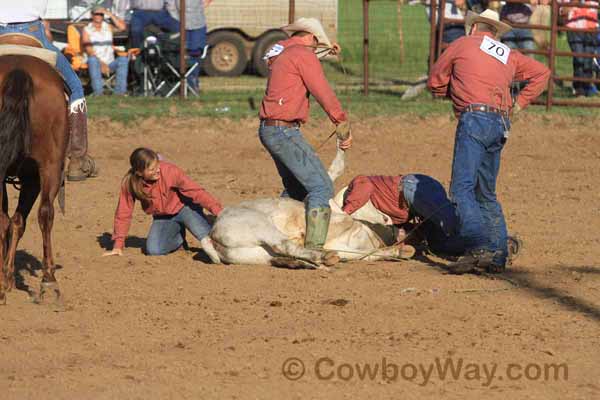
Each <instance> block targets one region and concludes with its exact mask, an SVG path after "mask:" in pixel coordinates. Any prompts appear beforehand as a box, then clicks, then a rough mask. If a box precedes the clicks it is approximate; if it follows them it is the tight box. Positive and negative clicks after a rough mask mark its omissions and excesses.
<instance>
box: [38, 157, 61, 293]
mask: <svg viewBox="0 0 600 400" xmlns="http://www.w3.org/2000/svg"><path fill="white" fill-rule="evenodd" d="M61 172H62V164H61V163H54V164H52V163H50V165H48V164H46V165H40V186H41V200H40V207H39V210H38V223H39V225H40V229H41V231H42V241H43V246H44V260H43V262H42V269H43V277H42V283H41V287H40V299H41V300H44V295H45V293H46V292H48V291H51V292H53V293H54V295H55V298H54V300H55V301H58V300H60V290H59V287H58V283H57V282H56V278H55V277H54V269H55V265H54V258H53V256H52V237H51V233H52V224H53V223H54V199H55V198H56V195H57V194H58V190H59V189H60V184H61Z"/></svg>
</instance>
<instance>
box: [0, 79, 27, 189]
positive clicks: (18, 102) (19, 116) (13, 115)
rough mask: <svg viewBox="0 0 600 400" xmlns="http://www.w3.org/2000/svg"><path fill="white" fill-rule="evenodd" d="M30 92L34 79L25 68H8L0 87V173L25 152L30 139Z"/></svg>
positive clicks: (3, 175) (2, 175)
mask: <svg viewBox="0 0 600 400" xmlns="http://www.w3.org/2000/svg"><path fill="white" fill-rule="evenodd" d="M32 95H33V80H32V79H31V76H30V75H29V73H27V72H26V71H23V70H22V69H14V70H12V71H10V72H9V73H8V74H7V75H6V77H5V79H4V86H3V87H2V97H1V98H2V107H1V108H0V174H1V175H0V176H1V179H2V180H4V179H3V178H4V177H5V175H6V170H7V169H8V167H9V166H10V165H11V164H12V163H13V162H15V160H17V158H18V157H19V155H20V154H22V153H25V154H28V153H29V151H30V143H31V121H30V120H29V100H30V99H31V96H32Z"/></svg>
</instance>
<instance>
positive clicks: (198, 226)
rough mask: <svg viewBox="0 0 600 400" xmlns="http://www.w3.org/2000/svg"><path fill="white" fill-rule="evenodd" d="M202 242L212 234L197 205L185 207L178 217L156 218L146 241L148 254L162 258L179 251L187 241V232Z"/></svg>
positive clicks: (202, 212)
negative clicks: (187, 230)
mask: <svg viewBox="0 0 600 400" xmlns="http://www.w3.org/2000/svg"><path fill="white" fill-rule="evenodd" d="M186 228H187V229H189V231H190V232H192V235H194V237H195V238H196V239H198V240H202V238H204V237H205V236H207V235H208V233H209V232H210V228H211V226H210V224H209V223H208V221H207V220H206V217H205V215H204V211H202V208H201V207H200V206H197V205H195V204H192V205H189V206H188V205H185V206H183V208H182V209H181V211H179V213H177V214H176V215H170V216H155V217H154V220H153V221H152V226H151V227H150V233H148V239H146V254H147V255H149V256H161V255H164V254H167V253H170V252H172V251H174V250H177V249H178V248H179V246H181V245H182V244H183V241H184V240H185V230H186Z"/></svg>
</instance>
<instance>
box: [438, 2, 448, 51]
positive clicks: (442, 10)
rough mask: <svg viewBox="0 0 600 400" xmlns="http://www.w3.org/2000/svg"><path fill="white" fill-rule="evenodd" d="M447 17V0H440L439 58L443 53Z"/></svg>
mask: <svg viewBox="0 0 600 400" xmlns="http://www.w3.org/2000/svg"><path fill="white" fill-rule="evenodd" d="M445 19H446V0H441V1H440V18H439V21H440V23H439V24H438V29H439V30H438V32H437V55H436V57H437V58H439V57H440V54H442V44H443V43H444V25H445V21H444V20H445Z"/></svg>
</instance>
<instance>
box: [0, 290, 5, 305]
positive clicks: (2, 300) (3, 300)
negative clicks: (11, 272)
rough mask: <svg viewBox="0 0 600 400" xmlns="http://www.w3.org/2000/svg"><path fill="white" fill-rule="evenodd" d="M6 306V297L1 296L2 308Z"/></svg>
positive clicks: (0, 303)
mask: <svg viewBox="0 0 600 400" xmlns="http://www.w3.org/2000/svg"><path fill="white" fill-rule="evenodd" d="M5 305H6V295H5V294H4V293H3V294H0V306H5Z"/></svg>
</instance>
